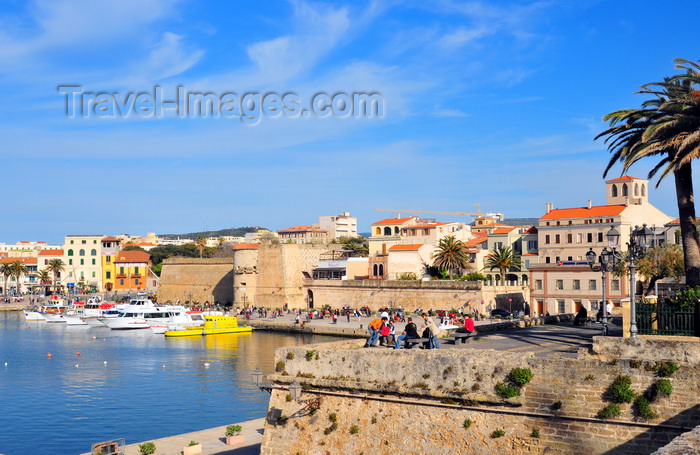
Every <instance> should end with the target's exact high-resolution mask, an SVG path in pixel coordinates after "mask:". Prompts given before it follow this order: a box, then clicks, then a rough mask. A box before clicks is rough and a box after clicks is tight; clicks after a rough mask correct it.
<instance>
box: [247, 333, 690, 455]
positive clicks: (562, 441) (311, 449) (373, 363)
mask: <svg viewBox="0 0 700 455" xmlns="http://www.w3.org/2000/svg"><path fill="white" fill-rule="evenodd" d="M610 340H611V339H607V340H604V341H605V346H604V347H602V348H601V350H604V351H605V353H604V354H597V353H595V352H593V353H584V352H581V353H580V355H579V357H580V358H579V359H564V358H556V357H550V358H537V359H535V358H532V357H530V356H529V355H528V354H527V353H525V354H523V353H517V354H516V353H508V352H499V351H494V350H477V349H459V350H419V349H412V350H400V351H394V350H392V349H379V348H377V349H374V348H370V349H363V348H361V345H362V343H363V342H361V341H357V340H351V341H341V342H334V343H326V344H317V345H308V346H303V347H288V348H281V349H278V350H277V351H276V362H277V365H276V370H277V372H276V373H275V374H274V375H272V376H270V377H268V379H269V380H272V382H273V390H272V393H271V398H270V405H269V411H268V416H267V422H266V425H265V435H264V438H263V443H262V449H261V453H262V454H270V455H271V454H297V453H298V454H326V453H344V454H360V453H365V454H370V453H371V454H396V453H421V454H446V453H460V454H461V453H476V454H493V453H501V454H503V453H508V454H521V453H534V454H544V453H548V454H551V453H561V454H574V453H575V454H603V453H616V454H617V453H620V454H639V453H651V452H653V451H654V450H656V449H658V448H660V447H663V446H665V445H666V444H668V443H669V441H671V440H672V439H673V438H675V437H677V436H679V435H681V434H683V433H685V432H686V431H689V430H690V429H692V428H694V427H695V426H696V425H697V423H698V421H699V420H698V419H700V406H698V402H699V401H700V400H699V399H698V397H699V396H700V395H699V392H700V366H699V365H698V363H697V362H693V363H688V362H685V361H684V360H685V359H687V358H694V357H692V356H690V357H688V356H684V355H683V354H682V353H681V352H682V351H683V350H684V349H685V350H688V349H690V350H695V352H696V353H697V352H698V351H699V350H700V348H699V347H698V344H697V343H695V345H694V346H693V347H689V346H688V345H684V346H682V347H680V348H679V349H677V350H674V349H673V347H672V346H670V347H669V346H666V347H665V348H664V350H663V351H661V352H662V353H661V354H659V355H657V356H656V357H649V359H648V360H639V359H634V358H630V357H631V356H630V357H627V358H625V357H616V358H607V357H606V356H612V355H613V354H614V352H615V349H613V348H612V347H611V345H612V344H613V343H612V342H611V341H610ZM617 340H618V341H619V342H620V343H628V341H626V340H621V339H617ZM650 350H651V351H653V348H652V349H650ZM621 351H624V350H621ZM661 356H670V357H665V358H661ZM667 360H671V361H674V362H675V363H677V365H678V366H679V367H680V368H679V369H678V370H677V371H675V372H674V373H673V374H672V375H671V376H670V377H669V378H668V379H669V380H670V382H671V384H672V386H673V391H672V393H671V395H670V396H667V397H663V398H657V399H656V400H655V401H653V402H652V403H651V408H652V410H653V411H654V412H655V413H656V414H657V416H656V417H655V418H651V419H649V420H645V419H643V418H641V417H639V416H637V415H635V411H634V407H633V405H632V404H629V403H623V404H620V405H619V407H620V410H621V414H620V415H619V416H616V417H611V418H608V419H605V420H604V419H602V418H600V417H598V412H599V411H601V410H602V409H603V408H604V407H606V406H607V405H608V404H610V403H611V402H612V400H613V396H612V393H611V386H612V383H613V381H614V380H615V379H616V378H617V377H618V376H628V377H629V378H630V379H631V388H632V389H633V390H634V391H635V392H636V393H638V394H642V393H644V392H645V391H648V390H650V389H651V388H652V387H654V384H655V383H656V382H657V381H658V380H659V379H660V378H659V373H658V366H659V365H661V364H662V363H664V362H665V361H667ZM515 367H520V368H526V369H530V371H531V372H532V379H531V380H530V382H529V383H527V384H526V385H524V386H523V387H522V388H521V389H520V392H521V395H520V396H516V397H512V398H508V399H504V398H501V397H500V396H499V395H498V394H497V393H496V387H497V386H498V384H499V383H503V384H508V383H509V373H510V372H511V370H512V369H513V368H515ZM295 380H296V381H298V382H300V383H301V384H302V386H303V388H304V389H305V391H304V392H303V394H302V397H301V398H300V399H299V400H292V399H291V396H290V394H289V391H288V385H289V384H290V383H291V382H292V381H295Z"/></svg>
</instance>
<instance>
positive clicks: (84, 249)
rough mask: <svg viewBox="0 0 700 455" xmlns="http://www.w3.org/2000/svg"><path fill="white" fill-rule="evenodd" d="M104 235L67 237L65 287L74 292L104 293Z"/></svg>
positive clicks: (65, 242) (64, 247)
mask: <svg viewBox="0 0 700 455" xmlns="http://www.w3.org/2000/svg"><path fill="white" fill-rule="evenodd" d="M103 238H104V235H67V236H66V237H65V240H64V243H63V251H64V257H63V263H64V267H65V275H64V279H63V285H64V286H66V287H68V288H69V289H73V290H81V289H85V290H96V291H102V290H103V287H102V239H103Z"/></svg>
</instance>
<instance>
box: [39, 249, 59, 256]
mask: <svg viewBox="0 0 700 455" xmlns="http://www.w3.org/2000/svg"><path fill="white" fill-rule="evenodd" d="M39 256H63V250H41V251H39Z"/></svg>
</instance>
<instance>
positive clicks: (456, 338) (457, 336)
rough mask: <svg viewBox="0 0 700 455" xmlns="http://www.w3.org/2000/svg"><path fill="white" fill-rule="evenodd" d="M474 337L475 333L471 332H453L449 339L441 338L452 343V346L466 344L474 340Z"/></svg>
mask: <svg viewBox="0 0 700 455" xmlns="http://www.w3.org/2000/svg"><path fill="white" fill-rule="evenodd" d="M474 336H476V332H472V333H463V332H455V333H453V334H451V335H450V336H449V337H447V338H443V340H445V341H448V342H451V343H454V344H458V343H459V342H462V343H467V342H470V341H471V339H472V338H474Z"/></svg>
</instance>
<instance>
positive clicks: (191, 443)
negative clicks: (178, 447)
mask: <svg viewBox="0 0 700 455" xmlns="http://www.w3.org/2000/svg"><path fill="white" fill-rule="evenodd" d="M198 444H199V443H198V442H197V441H190V443H189V444H188V445H189V446H190V447H192V446H196V445H198Z"/></svg>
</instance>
